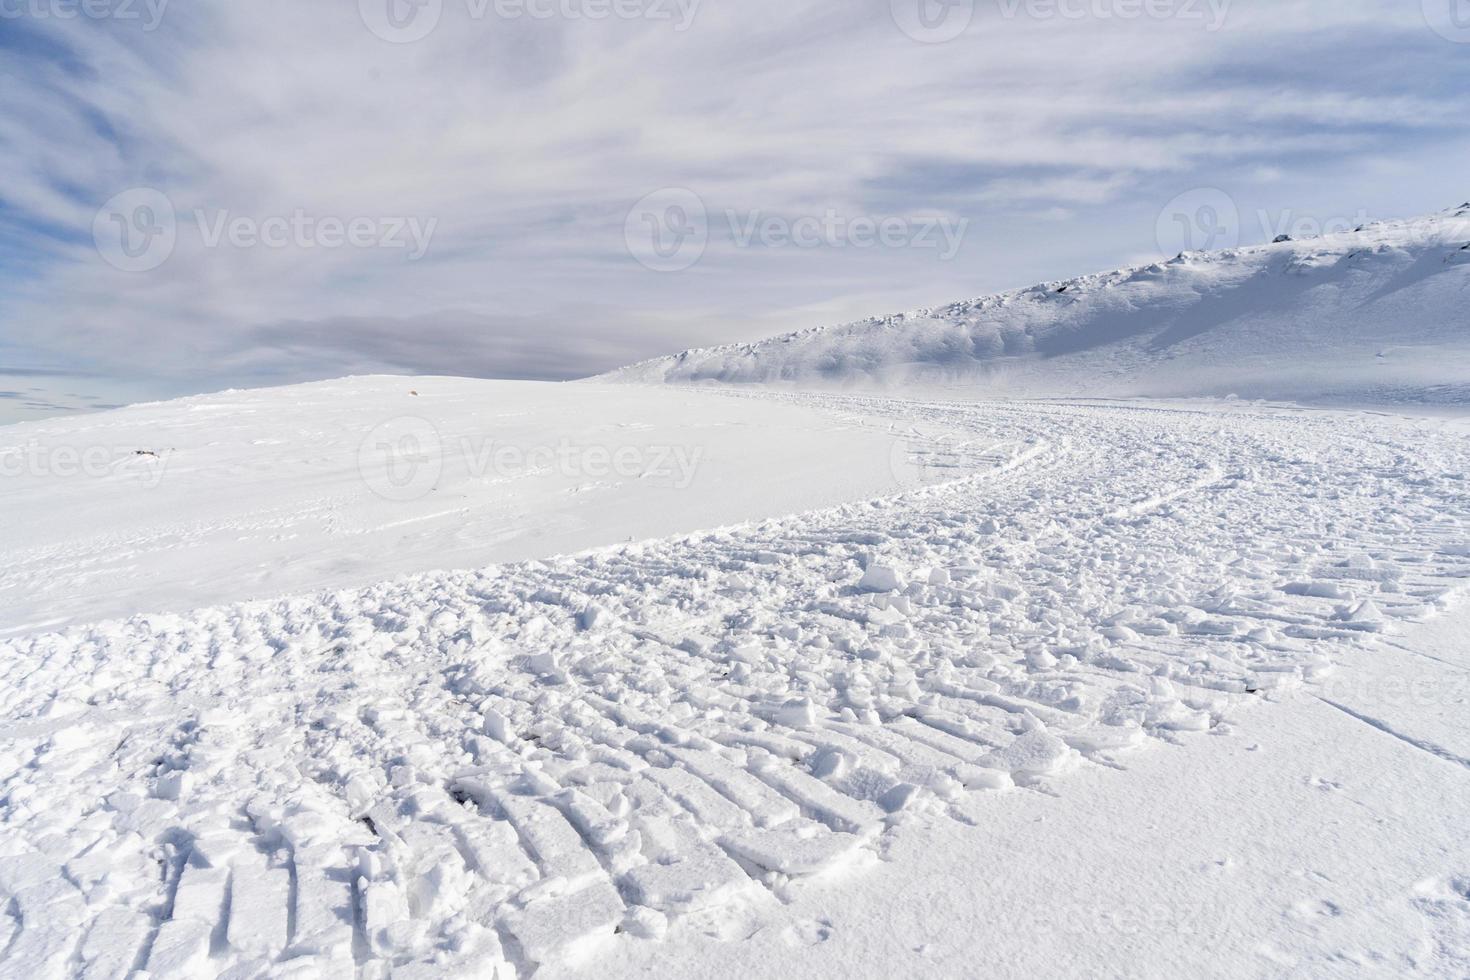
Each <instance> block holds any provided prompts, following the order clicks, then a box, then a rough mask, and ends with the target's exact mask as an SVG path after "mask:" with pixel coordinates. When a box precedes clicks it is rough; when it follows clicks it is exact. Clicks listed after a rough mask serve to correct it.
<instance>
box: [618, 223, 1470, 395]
mask: <svg viewBox="0 0 1470 980" xmlns="http://www.w3.org/2000/svg"><path fill="white" fill-rule="evenodd" d="M1467 310H1470V203H1467V204H1465V205H1462V206H1460V207H1458V208H1453V209H1450V210H1448V211H1446V212H1443V213H1442V214H1438V215H1433V216H1430V217H1427V218H1421V219H1416V220H1412V221H1394V222H1381V223H1374V224H1371V225H1367V226H1364V227H1362V228H1360V229H1358V230H1356V231H1353V232H1349V233H1343V234H1336V235H1330V236H1325V237H1320V238H1313V239H1307V240H1300V241H1285V242H1277V243H1274V244H1271V245H1263V246H1257V247H1251V248H1238V249H1231V250H1228V251H1222V252H1210V253H1206V252H1189V253H1184V254H1182V255H1179V256H1177V257H1175V258H1174V259H1172V260H1170V261H1167V262H1159V263H1155V264H1153V265H1147V266H1141V267H1137V268H1132V269H1124V270H1121V271H1117V272H1110V273H1104V274H1100V275H1092V276H1084V277H1082V278H1080V279H1072V280H1068V281H1064V282H1049V283H1042V284H1040V285H1037V286H1033V287H1031V288H1029V289H1024V290H1019V291H1016V292H1010V293H1003V294H1000V295H998V296H990V297H985V298H982V299H975V300H970V301H966V302H961V303H955V304H953V305H951V306H946V307H942V308H939V309H931V310H920V311H918V312H914V313H908V314H900V315H897V316H889V317H883V318H877V319H872V320H865V321H862V322H859V323H853V324H848V325H845V326H838V327H825V328H818V329H813V330H806V331H803V332H800V333H794V334H790V335H787V336H784V337H777V338H774V339H771V340H766V341H762V342H759V343H754V344H741V345H729V346H723V347H714V348H709V349H705V350H693V351H686V352H684V353H682V354H678V355H675V356H671V357H663V358H658V359H656V360H651V361H646V362H643V363H641V364H635V365H632V366H630V367H626V368H623V369H621V370H618V371H615V372H613V373H611V374H609V375H607V376H605V378H604V380H610V381H622V382H640V383H661V382H676V383H687V382H698V381H718V382H727V383H772V382H791V383H796V384H801V385H805V386H810V385H813V384H823V385H842V386H851V385H898V384H903V385H908V386H925V387H930V386H945V385H960V386H973V387H974V388H976V389H977V390H978V391H979V393H982V394H984V395H986V396H996V395H1000V396H1049V395H1100V396H1133V395H1145V396H1195V395H1213V396H1225V395H1231V394H1238V395H1240V396H1242V397H1262V398H1285V399H1299V400H1331V399H1337V400H1343V401H1375V402H1378V401H1400V400H1402V401H1416V402H1419V401H1429V402H1433V401H1453V402H1463V401H1465V400H1467V399H1470V312H1467Z"/></svg>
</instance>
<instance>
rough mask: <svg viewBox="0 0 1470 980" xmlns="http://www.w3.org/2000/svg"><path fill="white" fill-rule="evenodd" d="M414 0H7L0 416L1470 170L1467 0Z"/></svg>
mask: <svg viewBox="0 0 1470 980" xmlns="http://www.w3.org/2000/svg"><path fill="white" fill-rule="evenodd" d="M422 3H423V4H424V6H421V7H417V8H415V7H410V6H407V4H406V0H361V2H359V0H323V2H319V3H300V2H290V3H287V2H283V0H256V2H252V3H249V4H242V3H238V2H235V3H231V2H227V0H214V2H211V0H191V2H189V3H187V4H185V3H182V2H178V3H177V4H176V5H175V4H171V3H168V2H166V0H109V3H108V4H104V5H103V6H102V7H100V8H94V13H95V12H97V10H100V11H101V12H102V13H103V14H104V16H100V17H98V16H86V15H80V14H79V15H77V16H66V14H67V13H68V12H74V13H75V12H78V5H77V4H76V3H74V2H72V0H0V421H11V420H15V419H20V418H34V417H38V416H44V415H48V414H56V413H58V412H63V411H72V410H82V409H88V408H96V407H100V406H105V405H111V404H117V403H120V402H129V401H136V400H142V399H152V398H158V397H168V396H172V395H177V394H183V393H188V392H194V391H205V390H214V389H219V388H224V387H241V386H254V385H263V384H278V383H286V382H293V381H299V380H307V379H313V378H323V377H334V376H339V375H343V374H348V373H364V372H380V371H387V372H420V373H454V374H472V375H478V376H486V377H520V378H565V377H576V376H581V375H586V374H589V373H593V372H596V371H599V370H604V369H607V368H611V367H614V366H617V365H619V364H622V363H626V362H629V361H633V360H637V359H640V358H643V357H648V356H652V355H655V354H659V353H665V352H669V351H673V350H678V349H682V348H684V347H690V346H696V345H705V344H711V343H722V342H730V341H740V340H751V339H756V338H759V337H763V336H767V335H770V334H773V333H777V332H781V331H784V330H788V329H795V328H800V327H805V326H816V325H820V324H824V323H831V322H840V321H846V320H851V319H857V318H860V317H863V316H867V315H873V314H882V313H887V312H893V311H899V310H907V309H912V308H916V307H921V306H927V305H935V304H939V303H944V302H948V301H952V300H957V299H961V298H965V297H971V296H977V295H981V294H984V293H988V292H993V291H996V290H999V289H1005V288H1012V287H1016V286H1023V285H1027V284H1029V283H1031V282H1035V281H1042V280H1047V279H1056V278H1062V277H1066V276H1070V275H1075V274H1080V273H1084V272H1090V271H1097V270H1101V269H1107V268H1112V267H1116V266H1120V265H1124V264H1128V263H1132V262H1137V261H1145V260H1152V259H1153V258H1155V257H1157V256H1158V255H1159V254H1161V253H1163V252H1165V251H1168V250H1171V249H1176V248H1177V247H1179V245H1180V242H1179V241H1176V240H1175V233H1174V232H1171V231H1170V229H1171V228H1174V226H1175V224H1176V223H1177V222H1178V220H1179V218H1178V215H1181V214H1182V215H1185V219H1184V220H1185V221H1186V223H1187V222H1189V221H1200V220H1204V217H1202V216H1205V215H1208V216H1209V218H1208V220H1209V224H1210V227H1209V228H1208V229H1203V231H1204V232H1208V233H1207V234H1202V235H1201V241H1208V242H1209V243H1211V244H1224V245H1228V244H1232V243H1234V242H1237V241H1239V242H1242V243H1249V242H1252V241H1259V240H1261V239H1262V238H1265V237H1268V235H1269V234H1270V233H1271V232H1272V231H1273V230H1275V228H1276V227H1277V226H1278V225H1290V226H1292V227H1293V228H1294V229H1296V228H1305V229H1310V228H1312V227H1314V226H1320V227H1325V228H1331V227H1333V226H1336V225H1340V224H1347V223H1353V222H1356V221H1357V220H1360V219H1373V218H1387V217H1398V216H1405V215H1414V214H1421V213H1427V212H1430V211H1436V210H1440V209H1442V208H1445V207H1448V206H1450V205H1453V204H1457V203H1459V202H1461V201H1463V200H1465V199H1467V198H1470V178H1467V175H1466V167H1465V161H1466V160H1467V159H1470V122H1467V120H1466V116H1465V113H1464V107H1463V98H1464V93H1465V92H1466V91H1467V90H1470V10H1466V9H1463V8H1464V7H1466V6H1470V3H1467V0H1423V3H1422V4H1421V2H1420V0H1391V2H1390V0H1383V2H1379V0H1334V2H1332V3H1325V2H1320V0H1313V2H1299V0H973V2H971V0H946V2H941V0H616V3H614V0H422ZM921 4H922V5H923V6H922V7H921V6H920V5H921ZM1457 4H1458V5H1460V7H1459V8H1457V7H1456V5H1457ZM390 5H391V6H390ZM599 10H601V11H611V13H610V15H609V16H605V17H597V16H594V14H596V13H597V12H598V11H599ZM1141 10H1142V11H1145V12H1144V13H1142V14H1139V11H1141ZM921 12H922V13H926V14H927V15H928V16H927V19H920V18H919V16H918V15H919V13H921ZM1457 12H1458V13H1459V14H1461V15H1462V16H1463V18H1464V19H1463V20H1462V21H1456V20H1454V19H1453V18H1452V15H1453V14H1455V13H1457ZM390 13H391V14H392V16H391V17H390V16H389V14H390ZM533 14H534V15H535V16H533ZM1135 14H1138V15H1137V16H1134V15H1135ZM1461 25H1464V26H1463V28H1462V27H1461ZM420 34H422V36H418V35H420ZM951 35H953V36H951ZM669 189H676V190H672V191H671V190H669ZM640 202H652V203H651V204H648V203H640ZM675 207H676V208H677V210H671V208H675ZM640 209H642V210H640ZM696 211H697V213H693V212H696ZM650 221H652V224H649V222H650ZM660 222H668V224H667V228H665V227H664V225H661V224H660ZM681 223H684V224H687V228H686V229H685V230H686V231H687V230H688V229H695V230H696V231H697V234H695V235H694V236H693V238H692V239H691V238H688V237H687V236H685V237H678V238H672V239H668V240H667V241H666V242H665V244H668V243H669V242H672V243H674V244H677V245H679V248H680V249H683V251H680V252H679V253H678V254H677V255H676V256H675V259H674V260H671V261H669V262H664V261H663V260H659V259H654V260H653V261H649V260H650V254H651V253H650V252H649V249H648V246H649V242H648V241H640V240H638V236H639V235H640V234H643V232H641V231H640V229H641V228H643V227H644V226H645V225H648V228H649V231H648V232H647V233H648V234H654V233H655V232H659V233H661V232H660V231H659V229H664V230H669V231H670V232H671V233H672V232H673V231H677V228H676V225H678V226H680V227H683V225H682V224H681ZM884 223H887V224H888V225H889V226H890V227H891V229H892V230H893V231H894V234H892V235H891V236H888V237H887V238H886V239H884V240H882V241H877V242H873V241H870V240H868V239H867V238H864V236H863V234H862V229H865V228H872V227H879V226H882V225H883V224H884ZM818 226H822V227H827V228H836V231H835V232H832V231H825V232H822V233H820V234H817V235H816V236H815V237H814V238H810V239H807V240H804V241H803V242H802V243H801V244H794V243H793V242H792V241H791V240H790V239H791V237H792V236H791V235H790V234H789V233H790V232H792V231H793V230H797V231H800V230H801V229H803V228H805V229H808V230H810V229H815V228H817V227H818ZM742 228H744V229H754V228H769V229H773V230H774V232H775V233H774V234H764V233H762V234H756V235H754V236H753V237H751V236H749V235H745V236H742V234H741V229H742ZM349 229H355V233H354V234H353V235H352V236H350V238H351V240H347V239H348V238H349V235H348V230H349ZM925 229H942V230H947V231H948V232H950V233H951V234H952V237H953V240H954V241H953V243H954V245H955V248H953V249H950V248H945V247H930V246H932V245H934V244H936V243H939V244H940V245H942V241H941V239H940V236H939V235H938V233H937V232H936V233H935V234H934V235H929V236H926V235H925V234H924V231H925ZM165 230H166V232H167V233H166V234H165V233H164V232H165ZM781 232H786V234H781ZM124 236H126V237H124ZM630 236H631V237H630ZM689 241H693V242H694V243H695V245H696V246H697V251H696V252H689V251H687V249H688V248H689V244H688V242H689ZM123 245H126V246H127V247H126V248H121V247H120V246H123ZM951 253H952V254H951ZM691 258H692V259H693V261H688V262H687V263H686V260H688V259H691ZM669 265H673V266H678V268H677V269H669V268H668V266H669ZM650 266H653V267H650Z"/></svg>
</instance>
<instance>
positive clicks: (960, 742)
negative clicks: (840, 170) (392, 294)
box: [0, 391, 1470, 980]
mask: <svg viewBox="0 0 1470 980" xmlns="http://www.w3.org/2000/svg"><path fill="white" fill-rule="evenodd" d="M628 394H640V393H639V392H628ZM641 394H645V395H650V396H652V395H661V396H676V395H682V394H683V393H682V392H670V391H657V392H643V393H641ZM278 397H280V395H279V393H278ZM711 397H712V398H713V396H711ZM755 398H759V399H762V400H769V401H771V402H773V403H776V402H780V401H782V400H781V399H776V398H773V397H772V396H771V395H770V394H769V393H754V394H752V399H755ZM724 400H726V401H731V402H734V401H737V400H738V399H736V398H726V399H724ZM811 400H812V401H813V402H814V403H817V404H820V405H825V407H826V409H827V410H828V411H837V412H842V411H845V412H848V413H852V414H855V415H857V414H861V415H864V416H872V415H874V414H883V413H887V415H888V417H889V418H890V419H891V420H892V422H893V423H894V424H895V425H896V426H902V427H909V426H916V425H925V426H933V427H937V428H942V429H946V430H950V431H955V432H961V433H965V434H966V435H967V437H968V438H969V439H970V440H971V441H973V442H974V443H975V444H976V445H982V446H987V447H989V459H988V461H987V462H983V463H981V465H978V466H976V467H975V469H974V471H972V472H968V473H961V474H959V476H960V477H962V478H957V479H955V480H953V481H951V482H946V483H938V484H933V485H929V486H926V487H923V488H919V489H916V490H914V491H912V492H909V493H905V494H899V495H894V496H890V497H888V498H886V499H883V500H878V501H869V502H865V503H859V504H850V505H846V506H842V507H838V508H832V509H828V510H823V511H817V512H813V513H807V514H802V515H795V516H791V517H787V518H783V519H778V520H772V521H769V522H765V523H762V524H760V525H758V526H756V525H751V526H746V527H741V528H734V529H728V530H724V531H715V532H702V533H699V534H696V535H692V536H684V537H679V538H671V539H667V540H663V541H649V542H643V543H639V544H629V545H626V546H622V547H619V548H616V549H608V550H606V551H603V552H600V553H596V554H586V555H582V556H578V557H575V558H565V559H560V560H554V561H533V562H528V563H524V564H514V565H504V566H492V567H489V568H484V569H481V570H477V571H464V572H451V573H432V574H425V575H419V576H414V577H409V578H404V579H401V580H399V581H397V582H393V583H387V584H381V585H375V586H369V587H365V588H360V589H350V590H343V591H339V592H334V593H326V594H318V595H314V596H300V597H296V598H290V599H284V600H279V601H272V602H259V603H246V604H239V605H222V606H218V607H214V608H210V609H201V610H197V611H195V612H192V613H189V614H187V615H145V616H136V617H133V618H131V619H129V620H126V621H112V622H97V623H92V624H88V625H78V626H72V627H68V628H67V629H64V630H59V631H56V632H50V633H40V634H35V635H25V636H15V637H6V638H3V639H0V976H3V977H7V978H8V977H25V978H27V980H53V978H55V980H61V978H70V977H84V978H92V977H109V978H121V977H128V976H135V975H138V974H135V973H134V971H136V970H146V971H147V974H148V976H150V977H152V978H155V980H174V978H180V980H199V978H209V977H228V978H232V980H237V978H240V980H243V978H254V977H281V978H286V977H291V978H297V977H301V978H305V977H332V978H335V977H360V978H363V980H389V978H393V980H400V978H440V977H455V978H460V977H477V978H493V980H514V978H521V980H524V978H528V977H533V976H534V977H535V978H537V980H552V978H572V977H576V978H588V980H591V978H597V980H623V978H633V977H649V976H677V977H711V978H714V977H727V976H750V975H799V976H802V977H808V978H812V980H818V978H828V977H831V978H843V980H855V978H866V977H880V976H882V977H886V976H917V977H942V978H949V977H969V976H977V975H982V976H998V977H1025V976H1130V977H1141V978H1165V977H1168V978H1172V977H1178V976H1190V977H1195V976H1200V977H1241V976H1246V977H1288V976H1289V977H1338V976H1343V977H1346V976H1352V977H1360V976H1362V977H1380V976H1381V977H1405V976H1418V977H1435V978H1439V977H1445V978H1449V977H1457V978H1458V977H1464V976H1465V975H1466V966H1467V964H1470V931H1467V929H1466V923H1467V922H1470V836H1467V835H1466V834H1465V833H1464V818H1463V815H1464V814H1465V813H1466V812H1467V810H1470V780H1467V779H1466V775H1467V769H1470V735H1467V733H1466V728H1465V725H1464V718H1465V698H1466V694H1465V691H1466V688H1465V678H1466V676H1467V673H1466V668H1467V666H1470V663H1467V660H1466V654H1465V649H1464V641H1463V637H1464V622H1465V620H1456V621H1452V622H1449V623H1448V624H1447V625H1448V626H1449V627H1450V629H1449V630H1448V631H1447V632H1446V633H1445V634H1444V635H1443V637H1442V638H1441V639H1437V640H1435V641H1434V642H1432V643H1430V642H1426V641H1425V640H1424V639H1423V638H1422V634H1421V631H1423V630H1426V629H1434V628H1436V626H1437V624H1436V622H1435V621H1436V619H1437V618H1439V617H1440V616H1441V615H1442V614H1445V613H1449V614H1450V615H1454V613H1455V606H1456V604H1457V603H1458V604H1459V606H1460V609H1461V610H1463V609H1464V604H1463V596H1464V594H1465V591H1466V587H1467V583H1470V543H1467V536H1466V532H1467V529H1470V485H1467V481H1466V480H1465V479H1464V474H1465V473H1466V472H1467V470H1470V441H1467V439H1466V429H1465V426H1464V424H1463V423H1462V422H1457V421H1448V420H1435V421H1425V420H1420V419H1405V418H1396V417H1393V416H1392V415H1390V414H1389V413H1345V412H1331V411H1296V410H1286V409H1282V408H1277V407H1270V406H1255V405H1251V404H1234V405H1224V406H1221V405H1214V406H1191V407H1189V408H1186V409H1180V408H1177V407H1173V408H1171V407H1170V406H1167V405H1163V404H1151V405H1149V406H1146V407H1140V406H1138V405H1132V404H1126V405H1108V406H1102V407H1100V406H1096V405H1047V404H1038V403H1024V404H1023V403H1004V402H999V403H982V404H956V403H953V402H950V403H944V404H923V403H914V402H903V401H894V400H889V401H886V402H885V401H884V400H880V399H856V398H853V397H851V396H838V395H828V396H825V397H822V398H815V399H811ZM667 404H668V402H667V401H666V400H662V399H650V400H648V401H645V402H644V405H645V408H646V409H648V410H666V406H667ZM799 418H800V416H799V415H793V420H794V421H795V420H799ZM278 451H279V452H281V453H283V454H284V453H285V452H286V450H285V449H279V450H278ZM737 485H738V486H739V487H740V488H742V489H743V490H745V491H746V492H749V489H750V484H749V483H746V482H741V481H737ZM656 504H657V501H656V500H651V501H650V505H651V506H656ZM408 509H409V510H410V511H411V509H412V508H411V507H410V508H408ZM75 514H76V511H74V510H72V509H68V508H64V507H60V506H58V507H57V509H56V510H55V511H54V513H53V514H52V515H51V518H50V520H51V523H52V524H53V526H55V525H64V524H65V523H66V522H67V521H68V520H71V519H72V518H73V517H74V515H75ZM197 567H198V568H200V569H201V570H205V571H207V570H209V569H212V568H213V567H214V566H213V565H208V564H203V563H201V564H199V565H198V566H197ZM1456 624H1459V625H1456Z"/></svg>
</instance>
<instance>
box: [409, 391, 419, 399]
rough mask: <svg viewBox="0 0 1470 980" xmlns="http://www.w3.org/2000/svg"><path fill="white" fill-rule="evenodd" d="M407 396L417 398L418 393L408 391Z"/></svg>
mask: <svg viewBox="0 0 1470 980" xmlns="http://www.w3.org/2000/svg"><path fill="white" fill-rule="evenodd" d="M409 394H410V395H412V396H413V397H415V398H417V397H418V396H419V393H418V392H416V391H410V392H409Z"/></svg>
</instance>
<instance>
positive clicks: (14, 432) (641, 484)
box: [0, 377, 904, 636]
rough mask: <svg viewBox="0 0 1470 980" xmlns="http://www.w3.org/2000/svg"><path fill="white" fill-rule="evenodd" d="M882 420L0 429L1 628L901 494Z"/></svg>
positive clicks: (514, 391)
mask: <svg viewBox="0 0 1470 980" xmlns="http://www.w3.org/2000/svg"><path fill="white" fill-rule="evenodd" d="M894 444H895V441H894V438H893V437H892V436H890V435H889V434H888V431H887V424H886V422H885V423H883V424H882V425H881V426H880V425H877V424H864V423H863V421H862V420H861V419H860V418H857V417H855V416H852V415H850V414H845V415H843V416H842V417H837V416H834V415H831V414H830V413H823V412H820V411H816V410H813V409H812V408H810V407H805V406H797V405H791V404H778V403H776V402H772V401H770V400H756V399H751V398H735V397H728V396H724V395H721V394H719V393H708V394H706V393H702V392H687V391H638V390H634V389H630V388H601V387H598V386H595V385H557V384H536V383H524V382H520V383H518V382H497V381H478V380H468V379H456V378H413V379H408V378H392V377H379V378H348V379H343V380H339V381H327V382H320V383H317V384H309V385H296V386H292V387H287V388H275V389H264V390H258V391H232V392H223V393H220V394H213V395H200V396H196V397H192V398H182V399H178V400H175V401H169V402H160V403H156V404H151V405H135V406H133V407H131V408H126V409H121V410H117V411H111V412H101V413H98V414H95V415H79V416H71V417H67V418H59V419H51V420H49V421H45V422H33V423H25V424H22V425H13V426H5V427H0V636H3V635H6V634H9V633H14V632H19V631H25V630H34V629H40V628H48V629H54V628H57V627H59V626H61V625H63V624H66V623H71V622H88V621H92V620H97V619H106V618H110V617H113V616H126V615H131V614H133V613H137V612H180V611H183V610H185V609H189V608H192V607H195V606H205V605H213V604H215V603H220V602H230V601H236V600H241V599H264V598H270V597H273V596H279V595H285V594H288V593H291V592H304V591H311V590H315V589H324V588H341V587H344V586H354V585H367V584H369V583H372V582H376V581H379V580H381V579H386V578H392V577H394V576H397V575H406V574H410V573H413V572H424V571H429V570H431V569H438V568H473V567H479V566H481V565H484V564H487V563H489V562H495V561H520V560H525V559H530V558H547V557H550V556H552V555H557V554H569V553H572V552H576V551H581V550H584V549H587V548H595V547H602V546H605V545H611V544H617V543H620V542H624V541H627V540H629V539H630V538H636V539H643V538H649V537H658V536H662V535H667V534H674V533H679V532H688V531H693V530H697V529H700V528H709V527H717V526H720V525H724V524H733V523H738V522H740V521H746V520H752V519H760V518H765V517H777V516H781V515H784V514H788V513H792V512H795V511H799V510H804V509H807V508H811V507H820V506H826V505H830V504H835V503H842V502H844V501H847V500H852V499H858V498H862V497H867V496H874V495H877V494H880V493H884V492H887V491H890V490H892V489H895V488H896V487H897V486H898V485H899V482H900V481H901V480H902V479H903V476H904V474H903V472H902V470H901V468H899V467H897V466H895V465H893V462H892V461H891V459H890V457H891V455H892V452H891V450H892V447H893V446H894Z"/></svg>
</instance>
